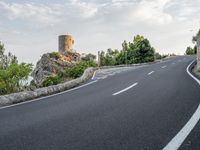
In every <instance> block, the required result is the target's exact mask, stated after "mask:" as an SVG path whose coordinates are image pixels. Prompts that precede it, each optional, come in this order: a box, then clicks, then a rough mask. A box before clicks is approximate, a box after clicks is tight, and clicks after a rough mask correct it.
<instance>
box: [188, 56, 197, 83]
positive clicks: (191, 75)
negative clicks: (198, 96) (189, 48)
mask: <svg viewBox="0 0 200 150" xmlns="http://www.w3.org/2000/svg"><path fill="white" fill-rule="evenodd" d="M195 61H196V60H193V61H192V62H191V63H190V64H189V65H188V66H187V69H186V71H187V73H188V74H189V75H190V77H192V78H193V79H194V80H195V81H196V82H197V83H198V84H199V85H200V80H199V79H197V78H196V77H195V76H194V75H193V74H191V73H190V71H189V68H190V66H191V65H192V64H193V63H194V62H195Z"/></svg>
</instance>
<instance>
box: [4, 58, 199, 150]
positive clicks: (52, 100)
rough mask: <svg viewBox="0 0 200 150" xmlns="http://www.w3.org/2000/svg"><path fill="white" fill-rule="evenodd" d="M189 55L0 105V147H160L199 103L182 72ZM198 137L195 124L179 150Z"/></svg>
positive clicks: (108, 149) (113, 149)
mask: <svg viewBox="0 0 200 150" xmlns="http://www.w3.org/2000/svg"><path fill="white" fill-rule="evenodd" d="M194 59H195V58H194V57H189V56H182V57H176V58H171V59H167V60H166V61H164V62H161V63H156V64H151V65H146V66H142V67H136V68H135V67H133V68H129V69H127V70H126V71H122V72H120V71H118V72H117V73H114V71H113V73H111V74H110V72H109V75H106V76H105V73H102V72H100V73H99V74H97V75H96V76H98V79H96V78H95V77H94V79H93V80H91V81H89V83H87V84H86V85H84V86H82V87H80V88H76V89H74V90H70V91H68V92H65V93H62V94H59V95H55V96H51V97H47V98H43V99H40V100H37V101H33V102H28V103H25V104H20V105H16V106H13V107H8V108H4V109H0V150H161V149H163V148H165V147H166V146H167V145H168V144H169V143H171V142H170V141H171V140H172V139H173V138H174V137H175V136H176V135H177V134H178V133H179V132H180V130H181V129H182V128H183V127H184V126H185V125H186V124H187V123H188V121H189V120H190V119H191V117H192V116H193V114H194V112H195V111H196V110H197V108H198V106H199V104H200V88H199V87H200V86H199V84H198V83H197V82H196V81H195V80H194V79H192V78H191V77H190V76H189V75H188V73H187V72H186V68H187V66H188V65H189V64H190V62H191V61H192V60H194ZM101 73H102V74H103V76H104V77H102V78H101V77H100V76H101ZM180 138H182V137H180ZM180 138H179V139H178V140H181V139H180ZM199 139H200V123H197V125H196V126H195V128H194V129H193V130H192V132H191V133H190V134H189V136H188V137H187V138H186V139H185V140H184V142H183V143H181V144H180V149H182V150H188V149H191V150H195V149H196V150H199V149H200V141H199ZM172 144H173V143H172Z"/></svg>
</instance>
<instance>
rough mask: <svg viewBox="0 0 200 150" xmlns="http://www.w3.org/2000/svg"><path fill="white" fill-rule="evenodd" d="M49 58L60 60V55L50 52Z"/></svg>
mask: <svg viewBox="0 0 200 150" xmlns="http://www.w3.org/2000/svg"><path fill="white" fill-rule="evenodd" d="M49 56H50V58H55V59H56V60H58V59H59V58H60V54H59V53H58V52H51V53H49Z"/></svg>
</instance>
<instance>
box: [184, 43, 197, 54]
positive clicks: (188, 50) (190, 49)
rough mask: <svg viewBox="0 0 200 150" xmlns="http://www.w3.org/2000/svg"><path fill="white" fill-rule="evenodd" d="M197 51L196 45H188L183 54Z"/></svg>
mask: <svg viewBox="0 0 200 150" xmlns="http://www.w3.org/2000/svg"><path fill="white" fill-rule="evenodd" d="M196 53H197V46H196V45H195V46H194V47H193V48H192V47H191V46H188V47H187V48H186V51H185V54H186V55H195V54H196Z"/></svg>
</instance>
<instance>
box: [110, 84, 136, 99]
mask: <svg viewBox="0 0 200 150" xmlns="http://www.w3.org/2000/svg"><path fill="white" fill-rule="evenodd" d="M137 84H138V83H137V82H136V83H134V84H132V85H131V86H129V87H127V88H125V89H123V90H121V91H119V92H116V93H114V94H112V95H113V96H115V95H118V94H121V93H123V92H125V91H127V90H129V89H131V88H133V87H134V86H136V85H137Z"/></svg>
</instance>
